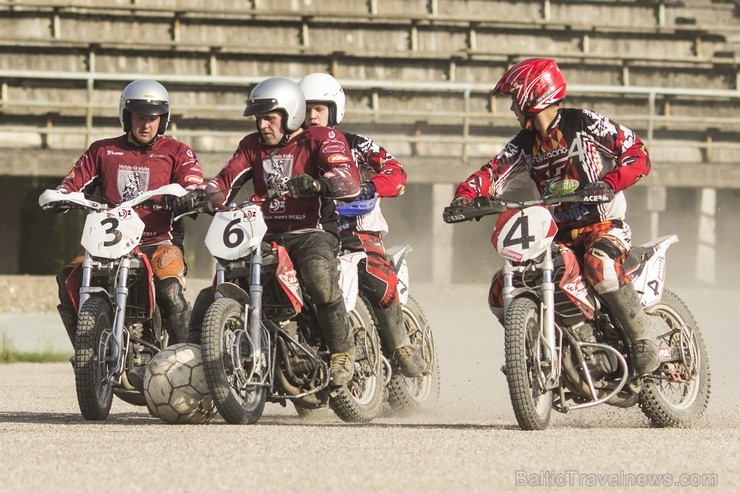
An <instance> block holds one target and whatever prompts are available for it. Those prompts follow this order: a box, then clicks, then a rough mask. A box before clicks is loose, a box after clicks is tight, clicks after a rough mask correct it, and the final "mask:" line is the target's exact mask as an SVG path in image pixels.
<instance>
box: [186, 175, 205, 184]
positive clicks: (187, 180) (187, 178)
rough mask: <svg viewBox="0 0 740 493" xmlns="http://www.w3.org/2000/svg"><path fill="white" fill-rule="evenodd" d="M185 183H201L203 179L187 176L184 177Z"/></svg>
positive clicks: (196, 176)
mask: <svg viewBox="0 0 740 493" xmlns="http://www.w3.org/2000/svg"><path fill="white" fill-rule="evenodd" d="M185 182H186V183H198V184H201V183H203V177H202V176H198V175H187V176H185Z"/></svg>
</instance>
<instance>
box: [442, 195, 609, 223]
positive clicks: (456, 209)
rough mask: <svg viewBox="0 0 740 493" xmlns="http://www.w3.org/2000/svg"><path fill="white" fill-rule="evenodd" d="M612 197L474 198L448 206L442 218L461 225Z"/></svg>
mask: <svg viewBox="0 0 740 493" xmlns="http://www.w3.org/2000/svg"><path fill="white" fill-rule="evenodd" d="M612 198H613V197H612V196H609V195H608V194H604V193H599V192H593V191H589V190H579V191H577V192H573V193H569V194H566V195H548V196H545V197H542V198H541V199H535V200H504V199H496V198H491V197H476V198H475V199H473V201H472V202H470V204H468V205H466V206H448V207H445V209H444V212H443V213H442V218H443V219H444V221H445V222H446V223H448V224H453V223H461V222H464V221H470V220H472V219H480V218H481V217H485V216H490V215H493V214H501V213H502V212H506V211H507V210H521V209H526V208H527V207H534V206H537V205H544V206H546V207H552V206H556V205H559V204H564V203H583V202H585V203H590V204H598V203H604V202H610V201H611V200H612Z"/></svg>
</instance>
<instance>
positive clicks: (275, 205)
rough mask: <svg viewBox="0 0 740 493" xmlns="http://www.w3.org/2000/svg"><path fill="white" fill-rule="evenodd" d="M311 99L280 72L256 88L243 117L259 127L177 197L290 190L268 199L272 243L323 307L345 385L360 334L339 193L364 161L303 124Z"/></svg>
mask: <svg viewBox="0 0 740 493" xmlns="http://www.w3.org/2000/svg"><path fill="white" fill-rule="evenodd" d="M305 114H306V102H305V99H304V97H303V92H302V91H301V88H300V87H299V86H298V84H296V83H295V82H293V81H291V80H289V79H285V78H281V77H273V78H269V79H267V80H264V81H262V82H260V83H259V84H258V85H257V86H256V87H255V88H254V89H253V90H252V92H251V93H250V95H249V99H248V101H247V107H246V109H245V110H244V116H254V117H255V121H256V125H257V130H258V131H257V132H253V133H250V134H249V135H247V136H246V137H244V138H243V139H242V140H241V142H239V146H238V147H237V149H236V151H235V152H234V155H233V157H232V158H231V160H230V161H229V162H228V163H226V165H225V166H224V167H223V169H222V170H221V171H220V172H219V173H218V175H217V176H216V177H215V178H213V179H212V180H211V181H209V182H208V183H207V184H205V185H204V186H202V187H200V188H199V189H198V190H195V191H193V192H191V193H189V194H188V195H186V196H184V197H180V198H179V199H178V200H177V201H176V204H177V208H178V210H182V211H186V210H193V209H195V208H197V207H198V206H199V205H200V204H202V203H203V202H204V201H210V202H212V203H215V204H223V205H225V204H228V203H229V202H230V201H231V199H232V198H233V197H234V195H236V193H237V192H238V190H239V188H240V187H241V186H242V185H243V184H244V183H246V182H247V181H248V180H253V185H254V192H255V194H257V195H259V196H266V195H267V192H268V190H269V189H276V190H288V191H289V192H290V195H289V196H283V197H280V198H276V199H271V200H267V201H265V202H264V203H263V204H262V210H263V212H264V216H265V222H266V223H267V235H266V236H265V241H268V242H269V241H275V242H277V243H278V244H280V245H283V246H284V247H285V248H286V249H287V251H288V255H289V256H290V258H291V260H292V261H293V264H294V265H295V267H296V270H297V271H298V276H299V279H300V281H301V287H302V288H303V289H304V290H305V291H306V292H307V293H308V295H309V296H310V298H311V299H312V300H313V302H314V304H315V305H316V311H317V314H316V315H317V317H318V319H319V325H320V329H321V331H322V333H323V336H324V341H325V342H326V344H327V347H328V349H329V351H330V353H331V357H330V377H331V382H332V384H333V385H336V386H343V385H346V384H347V383H348V382H349V381H350V380H351V378H352V375H353V373H354V340H353V337H352V335H351V332H350V325H349V317H348V316H347V310H346V308H345V306H344V300H343V297H342V290H341V287H340V286H339V271H338V267H339V260H338V254H339V238H338V229H337V217H338V216H337V213H336V211H335V206H334V200H332V199H335V198H348V197H353V196H356V195H357V194H358V193H359V189H360V182H359V175H358V172H357V167H356V166H355V165H354V163H353V162H352V154H351V152H350V150H349V146H348V145H347V141H346V139H345V138H344V136H343V135H342V134H341V132H336V131H334V130H332V129H330V128H322V127H316V128H308V129H303V128H302V125H303V120H304V117H305ZM213 299H214V295H213V291H212V288H206V289H205V290H203V291H201V293H200V294H199V295H198V298H197V299H196V302H195V306H194V308H193V316H192V318H191V321H190V334H189V336H188V340H189V341H190V342H194V343H199V342H200V329H201V324H202V321H203V317H204V316H205V312H206V310H207V308H208V306H210V304H211V303H212V302H213Z"/></svg>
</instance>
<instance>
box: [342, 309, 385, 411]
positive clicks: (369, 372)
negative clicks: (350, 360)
mask: <svg viewBox="0 0 740 493" xmlns="http://www.w3.org/2000/svg"><path fill="white" fill-rule="evenodd" d="M349 321H350V330H351V331H352V334H353V336H354V341H355V373H354V375H353V376H352V380H350V382H349V383H348V384H347V385H346V386H344V387H341V388H339V389H337V390H336V392H334V393H333V396H332V397H331V398H330V399H329V404H330V405H331V408H332V409H333V410H334V413H335V414H336V415H337V416H339V418H340V419H341V420H342V421H346V422H350V423H357V422H360V423H367V422H370V421H372V420H373V419H375V418H376V417H378V415H379V414H380V411H381V410H382V406H383V367H382V360H381V357H382V351H381V349H380V338H379V337H378V331H377V329H376V327H375V323H374V322H373V317H372V315H371V314H370V311H369V310H368V308H367V305H366V304H365V302H364V300H363V299H362V298H359V299H358V300H357V304H356V305H355V309H354V310H352V311H351V312H349Z"/></svg>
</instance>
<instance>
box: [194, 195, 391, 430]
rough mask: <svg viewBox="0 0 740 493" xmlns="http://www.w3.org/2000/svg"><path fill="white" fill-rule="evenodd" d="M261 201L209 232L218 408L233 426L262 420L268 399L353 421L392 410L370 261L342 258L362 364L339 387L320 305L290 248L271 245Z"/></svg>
mask: <svg viewBox="0 0 740 493" xmlns="http://www.w3.org/2000/svg"><path fill="white" fill-rule="evenodd" d="M277 193H278V194H279V193H280V192H277ZM261 201H262V199H259V198H253V199H252V200H249V201H246V202H244V203H242V204H230V205H229V206H228V208H227V209H226V210H222V211H218V212H215V213H214V217H213V220H212V222H211V225H210V227H209V229H208V232H207V234H206V240H205V243H206V247H207V248H208V250H209V252H210V253H211V255H213V257H214V258H215V259H216V275H215V281H214V287H215V291H216V295H215V296H216V299H215V301H214V302H213V303H212V304H211V305H210V307H209V308H208V310H207V311H206V314H205V317H204V319H203V324H202V335H201V348H202V351H203V366H204V370H205V374H206V381H207V383H208V387H209V389H210V391H211V393H212V395H213V399H214V401H215V403H216V407H217V409H218V411H219V413H220V414H221V416H222V417H223V418H224V419H225V420H226V421H227V422H229V423H232V424H240V423H255V422H256V421H257V420H259V418H260V417H261V416H262V413H263V410H264V406H265V403H266V402H267V401H269V402H277V403H280V404H282V405H285V404H286V403H287V402H289V401H292V402H293V404H294V405H295V407H296V409H298V412H299V414H302V411H305V414H310V413H311V411H312V410H314V409H320V408H325V407H326V406H327V405H328V406H330V407H331V408H332V409H333V411H334V412H335V413H336V414H337V416H338V417H339V418H340V419H342V420H343V421H347V422H369V421H371V420H373V419H374V418H375V417H377V416H378V414H379V413H380V411H381V407H382V397H383V385H382V382H383V378H382V371H383V369H382V364H383V363H382V352H381V348H380V339H379V337H378V334H377V330H376V328H375V324H374V322H373V318H372V315H371V313H370V311H369V310H368V308H367V306H366V305H365V303H364V301H363V300H362V299H361V298H360V297H359V296H358V287H357V263H358V262H359V261H360V260H361V257H360V256H358V255H352V256H344V255H343V256H341V258H340V260H341V262H340V272H341V283H342V288H343V294H344V301H345V306H346V308H347V312H348V314H349V320H350V328H351V331H352V334H353V338H354V343H355V363H354V364H355V369H354V376H353V378H352V380H351V381H350V382H349V383H348V384H347V385H346V386H342V387H333V386H330V385H329V351H328V350H327V349H326V346H325V344H324V342H323V341H322V338H321V336H320V332H319V330H318V323H317V318H316V309H315V307H314V305H313V304H312V303H311V300H310V299H308V297H307V296H306V295H305V294H304V293H303V292H302V290H301V286H300V283H299V281H298V278H297V274H296V271H295V269H294V268H293V265H292V262H291V261H290V258H289V257H288V255H287V252H286V250H285V248H284V247H282V246H279V245H277V244H274V243H273V244H268V243H266V242H264V241H263V238H264V236H265V234H266V232H267V226H266V224H265V221H264V218H263V214H262V209H261V206H260V204H261ZM195 212H204V211H198V210H196V211H195ZM206 212H207V211H206Z"/></svg>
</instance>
